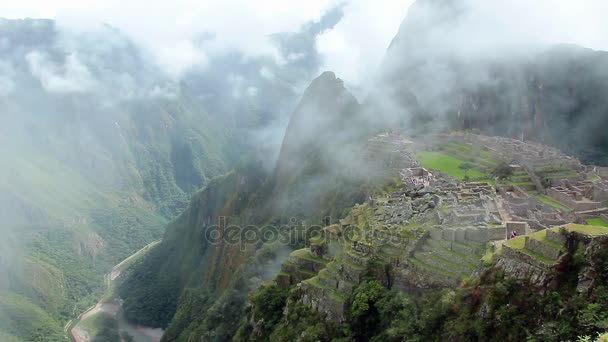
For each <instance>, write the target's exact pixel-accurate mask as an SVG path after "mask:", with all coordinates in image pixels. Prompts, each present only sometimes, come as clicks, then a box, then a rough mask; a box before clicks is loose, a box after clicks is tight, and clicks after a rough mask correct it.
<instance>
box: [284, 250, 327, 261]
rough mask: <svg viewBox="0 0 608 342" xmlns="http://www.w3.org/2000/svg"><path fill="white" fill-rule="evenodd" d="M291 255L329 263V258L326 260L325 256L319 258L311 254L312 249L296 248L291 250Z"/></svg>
mask: <svg viewBox="0 0 608 342" xmlns="http://www.w3.org/2000/svg"><path fill="white" fill-rule="evenodd" d="M291 256H294V257H297V258H300V259H305V260H311V261H316V262H320V263H323V264H325V263H327V260H325V259H323V258H317V257H315V256H313V255H312V254H310V250H309V249H307V248H302V249H298V250H295V251H293V252H291Z"/></svg>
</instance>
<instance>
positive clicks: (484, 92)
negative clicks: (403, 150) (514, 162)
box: [378, 0, 608, 164]
mask: <svg viewBox="0 0 608 342" xmlns="http://www.w3.org/2000/svg"><path fill="white" fill-rule="evenodd" d="M479 7H483V6H481V5H480V3H478V2H476V1H439V0H420V1H416V2H415V3H414V4H413V5H412V7H411V8H410V10H409V12H408V15H407V17H406V18H405V20H404V21H403V23H402V24H401V28H400V30H399V33H398V34H397V36H396V37H395V38H394V40H393V42H392V44H391V46H390V47H389V49H388V51H387V54H386V57H385V60H384V62H383V65H382V68H381V72H380V74H381V76H380V78H381V79H382V80H383V81H381V82H379V83H380V84H379V86H378V88H379V89H382V91H380V92H381V93H384V94H390V93H395V94H400V93H401V94H403V93H405V94H410V96H411V97H412V99H411V100H410V101H408V102H409V103H406V104H400V103H398V102H396V101H397V100H396V99H393V100H390V101H392V102H391V103H395V104H396V105H397V108H401V109H402V110H403V108H404V107H405V109H408V110H403V111H404V112H405V114H406V115H407V118H408V119H409V120H408V122H409V123H410V124H411V125H413V126H414V127H417V128H419V129H421V130H423V131H437V130H441V129H479V130H481V131H482V132H484V133H487V134H489V135H506V136H510V137H514V138H518V139H524V140H531V141H538V142H543V143H547V144H550V145H553V146H556V147H559V148H561V149H563V150H564V151H566V152H568V153H570V154H574V155H577V156H580V157H581V158H582V159H583V160H584V161H588V162H591V163H601V164H605V163H606V162H607V161H608V158H607V157H606V152H605V151H606V146H607V144H608V141H606V138H605V135H603V134H601V127H604V126H605V125H606V124H607V123H608V122H607V120H608V117H607V116H606V115H605V113H606V112H607V110H608V103H606V101H605V99H603V98H602V95H601V94H603V93H605V92H606V91H607V90H608V89H607V85H606V82H605V79H606V77H607V76H608V54H606V53H605V52H601V51H593V50H590V49H586V48H582V47H578V46H572V45H557V46H547V45H543V44H534V43H526V42H525V41H523V42H520V41H519V40H518V41H512V37H510V36H508V35H506V34H504V32H502V31H501V30H504V27H501V26H500V24H501V23H498V22H497V23H487V22H486V23H484V25H489V26H488V27H481V26H480V25H481V24H480V23H481V22H483V20H484V19H487V18H485V17H484V13H485V12H483V11H482V10H480V8H479ZM486 10H487V9H486ZM485 14H491V13H485ZM501 33H502V35H501ZM505 35H506V36H505ZM509 38H511V40H510V39H509ZM382 98H383V97H381V99H382ZM384 98H386V97H384ZM390 101H389V102H390ZM399 101H400V100H399ZM379 102H386V101H379Z"/></svg>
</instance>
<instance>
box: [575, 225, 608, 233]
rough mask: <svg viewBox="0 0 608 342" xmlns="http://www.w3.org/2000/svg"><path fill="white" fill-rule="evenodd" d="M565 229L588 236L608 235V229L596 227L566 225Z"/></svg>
mask: <svg viewBox="0 0 608 342" xmlns="http://www.w3.org/2000/svg"><path fill="white" fill-rule="evenodd" d="M566 229H567V230H569V231H576V232H581V233H585V234H589V235H606V234H608V227H603V226H601V227H598V226H586V225H582V224H569V225H566Z"/></svg>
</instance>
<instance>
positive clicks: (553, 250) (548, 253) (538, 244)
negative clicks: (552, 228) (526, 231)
mask: <svg viewBox="0 0 608 342" xmlns="http://www.w3.org/2000/svg"><path fill="white" fill-rule="evenodd" d="M525 246H526V249H528V250H530V251H532V252H534V253H536V254H539V255H542V256H543V257H545V258H547V259H551V260H557V258H559V256H560V255H562V254H563V253H564V249H563V248H561V247H560V246H555V245H554V244H552V243H549V242H548V241H541V240H537V239H534V238H532V237H530V236H526V244H525Z"/></svg>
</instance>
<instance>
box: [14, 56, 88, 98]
mask: <svg viewBox="0 0 608 342" xmlns="http://www.w3.org/2000/svg"><path fill="white" fill-rule="evenodd" d="M25 59H26V60H27V63H28V66H29V68H30V72H31V73H32V75H33V76H35V77H36V78H38V80H40V83H41V84H42V87H43V88H44V89H45V90H46V91H48V92H49V93H57V94H69V93H86V92H89V91H91V90H93V89H94V88H95V86H96V84H97V82H96V81H95V79H94V78H93V76H92V75H91V72H90V71H89V69H88V68H87V67H86V66H85V65H84V64H82V62H80V60H79V59H78V56H77V55H76V54H70V55H68V56H66V58H65V63H64V64H63V65H59V64H57V63H55V62H54V61H52V60H51V59H50V58H49V56H48V55H47V54H46V53H43V52H39V51H36V50H34V51H31V52H29V53H28V54H27V55H26V56H25Z"/></svg>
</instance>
